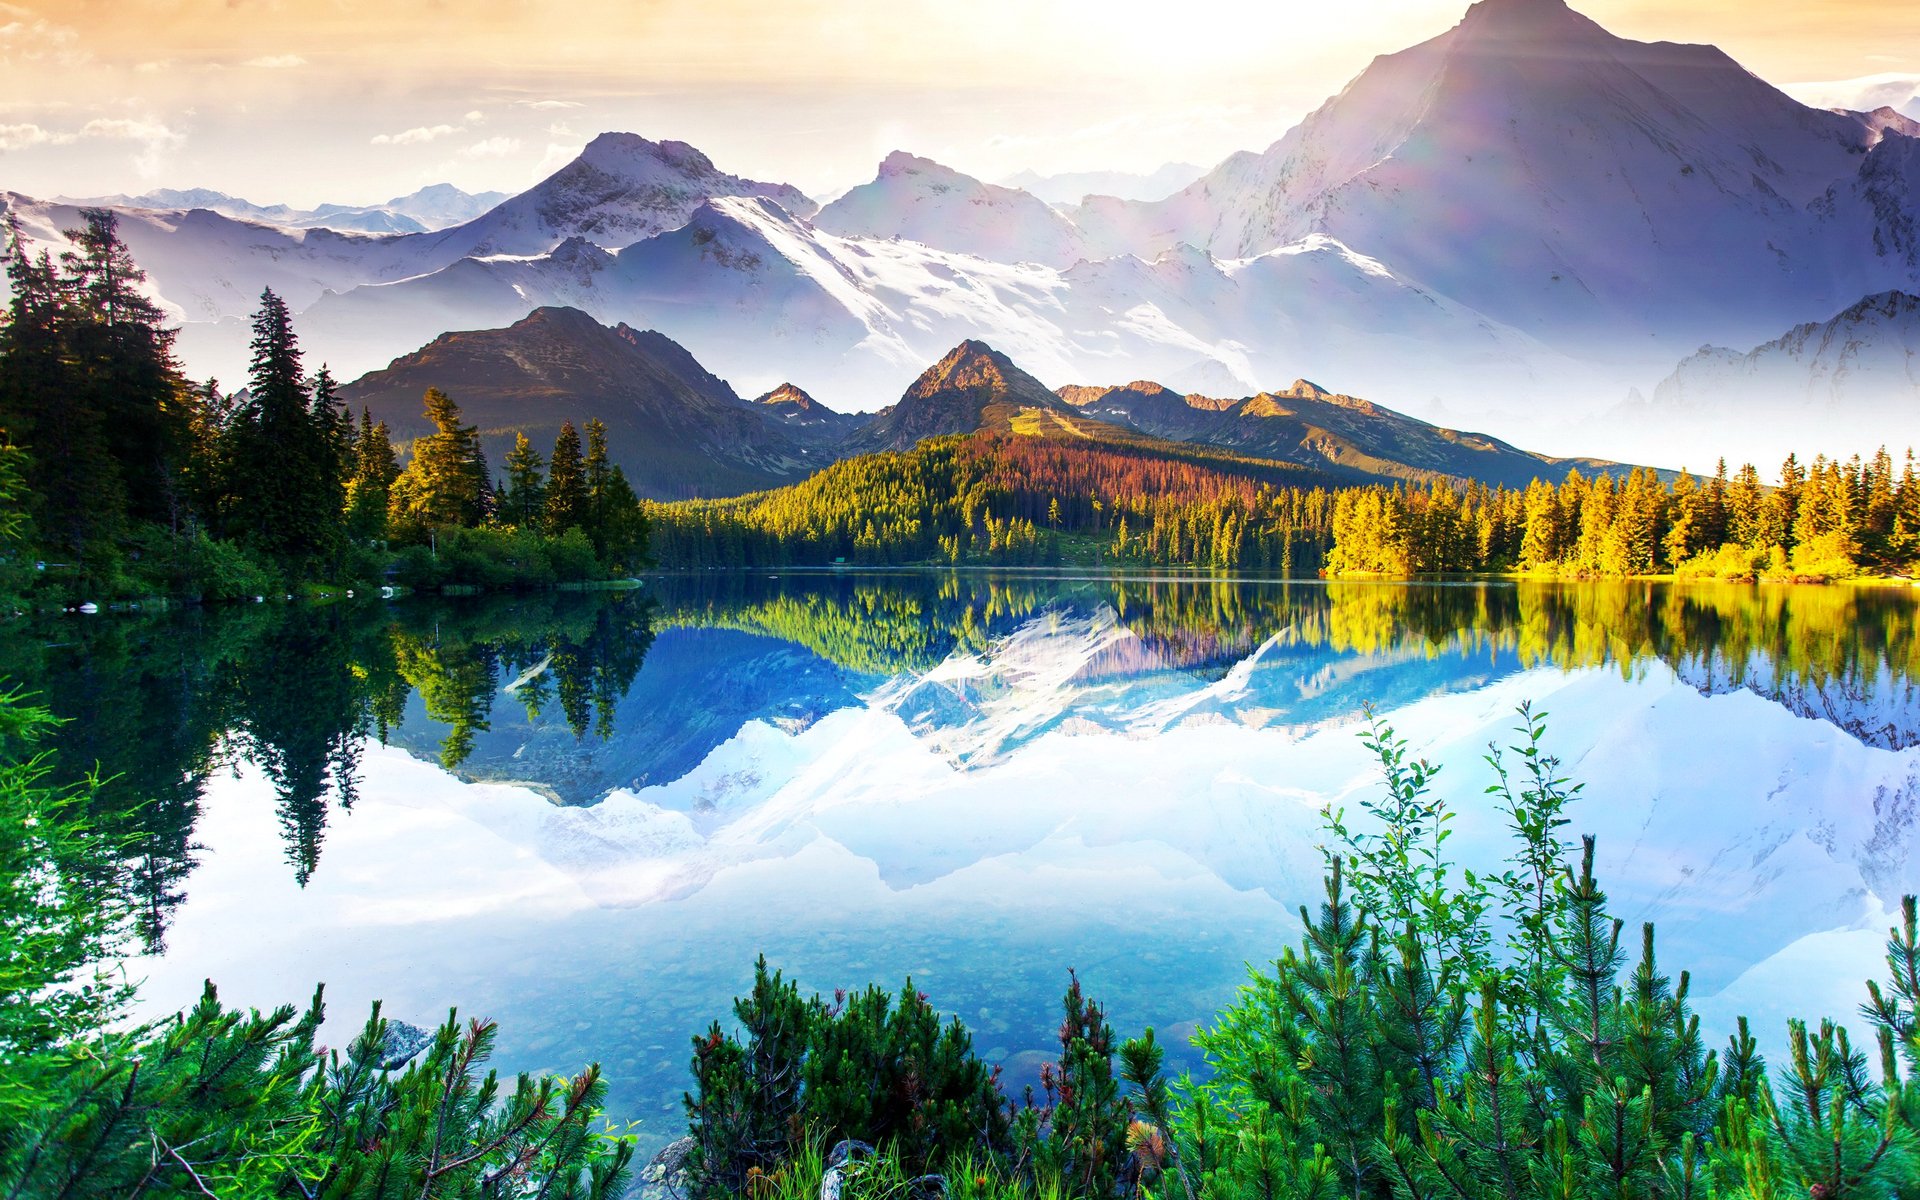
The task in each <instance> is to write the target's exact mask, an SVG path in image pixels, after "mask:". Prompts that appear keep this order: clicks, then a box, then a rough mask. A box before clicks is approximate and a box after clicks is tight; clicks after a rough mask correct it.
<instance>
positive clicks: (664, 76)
mask: <svg viewBox="0 0 1920 1200" xmlns="http://www.w3.org/2000/svg"><path fill="white" fill-rule="evenodd" d="M1574 6H1575V7H1576V8H1578V9H1580V10H1581V11H1583V12H1585V13H1587V14H1588V15H1589V16H1591V17H1593V18H1595V19H1596V20H1598V21H1600V22H1601V23H1602V24H1603V25H1606V26H1607V27H1608V28H1610V29H1612V30H1614V31H1615V32H1616V33H1620V34H1622V35H1625V36H1629V37H1636V38H1642V39H1647V40H1656V39H1666V40H1674V41H1711V42H1715V43H1717V44H1718V45H1720V46H1721V47H1723V48H1724V49H1726V50H1727V51H1728V52H1729V53H1731V54H1733V55H1734V57H1736V58H1738V59H1739V60H1740V61H1742V62H1743V63H1745V64H1746V65H1747V66H1748V67H1750V68H1752V69H1753V70H1755V71H1756V72H1758V73H1759V74H1761V75H1762V76H1764V77H1766V78H1768V79H1770V80H1773V81H1775V82H1778V83H1790V82H1796V81H1804V80H1832V79H1846V78H1851V77H1855V76H1864V75H1874V74H1881V73H1885V72H1891V71H1920V20H1916V19H1914V16H1913V13H1912V6H1911V2H1910V0H1820V2H1813V3H1806V2H1801V3H1792V4H1781V3H1767V2H1765V0H1759V2H1752V0H1739V2H1735V0H1590V2H1586V3H1582V2H1580V0H1575V5H1574ZM1464 8H1465V0H1347V2H1346V3H1340V4H1329V3H1326V2H1325V0H1315V2H1313V3H1300V2H1297V0H1287V2H1280V3H1274V2H1267V3H1245V2H1243V0H1182V2H1181V3H1177V4H1168V3H1166V2H1165V0H1154V2H1151V3H1149V2H1145V0H973V2H971V3H960V2H954V0H949V2H942V3H936V2H933V0H784V2H777V0H760V2H747V0H569V2H566V3H559V2H552V0H0V188H7V189H14V190H19V191H24V192H28V193H30V194H38V195H50V194H54V193H68V194H88V193H99V192H111V191H137V190H141V189H144V188H147V187H152V186H172V187H184V186H207V187H216V188H220V189H222V190H226V191H231V192H235V193H238V194H241V195H244V196H246V197H248V198H249V199H253V200H256V201H259V202H274V201H284V202H290V203H298V204H310V203H316V202H319V201H325V200H331V201H339V202H366V201H372V200H379V199H384V198H385V197H387V196H390V195H393V194H396V193H398V192H403V191H409V190H411V189H412V188H414V187H417V186H419V185H421V184H424V183H429V182H437V181H439V180H442V179H446V180H450V181H452V182H454V183H457V184H460V185H461V186H464V187H469V188H482V187H497V188H502V189H508V190H512V189H518V188H520V187H524V186H525V185H527V184H528V183H530V182H532V181H533V180H534V179H535V178H537V177H538V176H539V175H540V174H541V173H543V172H544V171H545V170H547V169H551V167H552V166H553V165H557V163H558V162H561V161H564V160H565V158H567V157H570V156H571V154H572V153H573V152H574V151H577V150H578V148H579V147H580V145H581V144H583V143H584V142H585V141H586V140H587V139H588V138H589V137H591V136H592V135H593V134H595V133H598V132H600V131H602V130H605V129H630V130H633V131H634V132H637V133H641V134H644V135H646V136H648V137H653V138H678V139H680V140H684V141H689V142H692V143H693V144H695V145H697V146H699V147H701V148H702V149H704V150H706V151H707V152H708V153H709V154H711V155H712V156H713V157H714V159H715V161H716V162H717V163H718V164H719V165H720V166H721V167H722V168H724V169H727V170H731V171H734V172H736V173H740V174H748V175H754V176H757V177H760V178H772V179H782V180H787V181H791V182H794V183H796V184H798V185H800V186H802V187H804V188H808V189H810V190H815V191H824V190H829V189H834V188H838V187H844V186H847V185H849V184H852V183H855V182H859V181H861V180H862V179H865V178H867V177H869V176H870V175H871V172H872V168H873V165H874V163H875V162H877V161H878V159H879V158H880V157H881V156H882V155H883V154H884V153H885V152H887V151H888V150H892V149H907V150H912V151H914V152H915V153H920V154H925V155H928V156H930V157H934V158H937V159H940V160H942V161H945V162H948V163H949V164H950V165H953V166H955V167H959V168H961V169H963V170H968V171H972V172H974V173H976V174H980V175H982V176H985V177H988V178H997V177H1000V176H1004V175H1006V174H1009V173H1012V172H1014V171H1017V170H1021V169H1024V168H1034V169H1038V170H1042V171H1059V170H1089V169H1099V168H1115V169H1135V170H1147V169H1151V168H1152V167H1154V166H1157V165H1158V164H1160V163H1162V162H1166V161H1170V160H1187V161H1192V162H1198V163H1203V164H1210V163H1212V162H1214V161H1217V160H1218V159H1219V158H1221V157H1223V156H1224V155H1225V154H1227V153H1229V152H1231V151H1233V150H1236V149H1242V148H1260V147H1264V146H1265V145H1267V144H1268V143H1270V142H1271V141H1273V140H1274V139H1275V138H1277V137H1278V136H1280V134H1282V133H1283V132H1285V130H1286V129H1287V128H1288V127H1289V126H1290V125H1292V124H1293V123H1294V122H1295V121H1296V120H1298V119H1299V117H1300V116H1301V115H1302V114H1304V113H1305V112H1306V111H1308V110H1309V109H1311V108H1313V107H1314V106H1316V105H1317V104H1318V103H1319V102H1320V101H1321V100H1323V99H1325V98H1326V97H1327V96H1328V95H1330V94H1331V93H1333V92H1334V91H1337V90H1338V89H1339V88H1340V87H1341V86H1342V85H1343V84H1344V83H1345V82H1346V81H1347V80H1348V79H1349V78H1351V77H1352V76H1353V75H1354V74H1355V73H1356V72H1358V71H1359V70H1360V69H1361V68H1363V67H1364V66H1365V65H1366V63H1367V61H1368V60H1369V59H1370V58H1371V57H1372V56H1373V55H1375V54H1378V53H1385V52H1389V51H1392V50H1397V49H1400V48H1402V47H1404V46H1406V45H1409V44H1412V43H1413V42H1416V41H1420V40H1423V39H1425V38H1427V37H1431V36H1433V35H1434V34H1437V33H1439V32H1441V31H1443V30H1445V29H1446V28H1448V27H1449V26H1451V25H1452V24H1453V23H1454V22H1456V21H1457V20H1458V19H1459V17H1460V15H1461V13H1462V11H1464Z"/></svg>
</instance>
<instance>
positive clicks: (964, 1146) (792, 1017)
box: [685, 958, 1010, 1197]
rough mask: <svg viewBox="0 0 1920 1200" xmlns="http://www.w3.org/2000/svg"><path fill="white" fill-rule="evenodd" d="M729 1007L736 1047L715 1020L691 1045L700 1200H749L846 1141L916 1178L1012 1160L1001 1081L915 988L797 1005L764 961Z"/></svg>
mask: <svg viewBox="0 0 1920 1200" xmlns="http://www.w3.org/2000/svg"><path fill="white" fill-rule="evenodd" d="M733 1009H734V1016H735V1018H736V1019H737V1020H738V1022H739V1024H740V1027H741V1034H742V1036H740V1037H735V1036H732V1035H730V1034H727V1033H726V1032H724V1031H723V1030H722V1029H721V1027H720V1025H719V1023H718V1022H715V1023H714V1025H713V1026H712V1027H711V1028H710V1029H709V1030H708V1031H707V1032H706V1033H705V1034H703V1035H701V1036H699V1037H696V1038H694V1040H693V1062H692V1070H693V1077H694V1090H693V1091H692V1092H690V1093H689V1094H688V1095H687V1097H686V1101H685V1103H686V1110H687V1120H688V1132H689V1134H690V1135H691V1136H692V1137H693V1139H694V1151H693V1154H692V1156H691V1158H690V1159H689V1163H688V1170H689V1173H690V1176H691V1178H692V1180H693V1187H694V1193H695V1195H697V1196H702V1197H706V1196H715V1197H717V1196H734V1195H741V1194H744V1192H745V1189H746V1188H747V1186H748V1181H749V1180H750V1179H753V1178H761V1177H767V1176H772V1175H775V1174H777V1173H778V1172H780V1171H781V1170H782V1169H783V1168H785V1167H786V1166H787V1165H788V1164H789V1163H791V1162H792V1161H794V1160H795V1158H796V1157H797V1156H799V1155H800V1154H802V1153H803V1151H804V1150H805V1148H806V1147H807V1146H809V1145H815V1146H818V1145H826V1146H832V1145H834V1144H836V1143H838V1142H840V1141H842V1140H844V1139H854V1140H858V1141H863V1142H867V1143H870V1144H873V1145H880V1146H885V1147H886V1148H887V1150H888V1151H889V1152H890V1154H892V1155H893V1156H894V1157H895V1158H897V1159H898V1161H899V1162H900V1163H901V1164H902V1166H903V1168H904V1169H906V1170H908V1171H909V1173H910V1174H912V1175H920V1174H923V1173H925V1172H926V1171H929V1170H932V1169H935V1168H938V1167H940V1166H942V1165H944V1164H946V1163H947V1162H949V1161H950V1160H952V1159H953V1158H954V1157H955V1156H957V1155H963V1154H986V1155H1000V1154H1005V1153H1006V1152H1007V1151H1008V1150H1009V1149H1010V1144H1009V1140H1008V1132H1009V1126H1008V1119H1007V1111H1006V1107H1005V1103H1004V1101H1003V1100H1002V1098H1001V1095H1000V1090H999V1086H998V1083H997V1077H996V1072H994V1071H993V1070H992V1069H991V1068H989V1067H988V1066H987V1065H986V1064H984V1063H982V1062H981V1061H980V1060H979V1058H977V1057H976V1056H975V1055H974V1053H973V1039H972V1037H971V1036H970V1035H969V1034H968V1033H967V1031H966V1029H965V1027H964V1026H963V1025H961V1023H960V1021H959V1019H958V1018H955V1019H954V1020H952V1021H950V1022H947V1023H945V1024H942V1022H941V1021H940V1019H939V1016H938V1015H937V1014H936V1013H935V1012H934V1010H933V1008H932V1006H931V1005H930V1004H928V1002H927V997H926V996H925V995H924V994H922V993H920V992H918V991H916V990H915V989H914V987H913V981H912V980H908V981H907V982H906V984H905V985H903V986H902V987H901V989H900V991H899V993H898V994H897V995H889V994H888V993H886V992H884V991H882V990H880V989H879V988H875V987H869V988H867V989H866V990H865V991H863V992H860V993H857V994H855V995H853V996H851V997H847V996H841V997H838V998H837V999H836V1001H835V1002H833V1003H829V1002H827V1001H825V1000H822V999H821V998H820V997H819V996H812V997H808V998H802V997H801V995H800V990H799V987H798V986H797V985H796V984H794V983H792V982H791V981H789V980H786V979H784V978H783V977H782V976H781V974H780V973H779V972H778V971H774V972H769V971H768V969H767V963H766V959H765V958H762V959H760V961H759V962H757V963H756V964H755V966H754V981H753V990H752V992H750V993H749V994H748V995H746V996H743V997H741V998H739V999H737V1000H735V1001H734V1005H733Z"/></svg>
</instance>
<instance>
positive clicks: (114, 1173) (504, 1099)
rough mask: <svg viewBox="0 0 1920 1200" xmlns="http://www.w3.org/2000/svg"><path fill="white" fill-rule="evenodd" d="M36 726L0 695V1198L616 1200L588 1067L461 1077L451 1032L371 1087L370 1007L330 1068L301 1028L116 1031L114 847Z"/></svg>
mask: <svg viewBox="0 0 1920 1200" xmlns="http://www.w3.org/2000/svg"><path fill="white" fill-rule="evenodd" d="M50 720H51V719H50V717H49V716H48V714H47V713H46V712H44V711H43V710H40V709H37V708H33V707H29V706H27V705H25V704H23V703H22V701H21V700H20V698H19V696H18V694H17V693H7V694H5V695H0V1195H4V1196H6V1197H8V1198H9V1200H12V1198H16V1197H18V1198H27V1197H34V1198H37V1197H78V1196H108V1195H112V1196H135V1195H140V1196H156V1197H187V1196H208V1195H218V1196H230V1197H235V1198H236V1200H244V1198H248V1197H261V1198H265V1197H273V1196H303V1197H314V1198H316V1200H318V1198H321V1197H328V1198H338V1200H348V1198H352V1200H375V1198H387V1197H392V1198H394V1200H399V1198H400V1197H408V1198H412V1197H443V1198H452V1197H471V1198H474V1200H479V1198H481V1197H486V1198H489V1200H492V1198H499V1197H509V1196H513V1197H519V1196H528V1197H531V1196H536V1195H537V1196H552V1197H570V1198H577V1200H589V1198H592V1200H615V1198H617V1197H619V1196H620V1195H622V1193H623V1191H624V1188H625V1184H626V1178H627V1175H628V1173H629V1167H630V1163H631V1158H632V1153H633V1148H632V1144H631V1142H630V1141H628V1140H626V1139H623V1138H618V1137H607V1136H605V1135H604V1134H603V1133H602V1131H601V1130H600V1128H599V1111H598V1110H599V1106H600V1104H601V1103H602V1101H603V1099H604V1097H605V1084H604V1082H603V1081H602V1080H601V1078H600V1074H599V1069H598V1067H589V1068H588V1069H587V1070H585V1071H583V1072H581V1073H580V1074H579V1075H577V1076H575V1077H573V1078H572V1079H570V1080H561V1079H533V1078H530V1077H527V1076H521V1077H520V1078H519V1079H518V1081H517V1082H516V1083H515V1084H514V1086H513V1087H512V1089H511V1090H510V1091H506V1090H503V1088H502V1086H501V1083H500V1080H499V1078H498V1077H497V1075H495V1074H494V1073H492V1072H486V1073H484V1074H483V1073H482V1071H483V1068H484V1066H485V1063H486V1060H487V1058H488V1056H489V1054H490V1053H491V1049H492V1046H493V1041H494V1038H495V1029H494V1027H493V1025H492V1024H491V1023H488V1022H470V1023H469V1024H468V1025H467V1026H465V1027H462V1026H461V1025H460V1024H459V1023H458V1022H457V1020H456V1019H455V1017H454V1016H453V1015H451V1014H450V1015H449V1016H448V1019H447V1023H446V1024H445V1025H444V1026H442V1027H441V1029H440V1031H439V1033H438V1035H437V1036H436V1037H435V1038H434V1039H433V1041H432V1043H431V1045H430V1047H429V1048H428V1049H427V1050H426V1052H425V1054H424V1056H423V1057H421V1058H420V1059H419V1061H418V1062H416V1063H414V1064H413V1065H411V1066H408V1067H406V1068H405V1069H404V1070H395V1069H389V1068H390V1067H397V1066H398V1064H397V1063H393V1062H390V1061H389V1057H388V1047H389V1044H390V1043H389V1037H388V1035H389V1029H388V1026H387V1024H386V1023H385V1022H384V1021H383V1020H382V1019H381V1018H380V1014H379V1008H378V1006H377V1005H376V1006H375V1008H374V1010H373V1013H372V1014H371V1016H370V1017H369V1019H368V1022H367V1024H366V1026H365V1028H364V1030H363V1031H362V1033H361V1035H360V1037H359V1038H357V1039H356V1040H355V1041H354V1042H353V1043H352V1044H351V1045H350V1046H349V1047H348V1048H347V1049H346V1051H345V1052H344V1053H342V1052H334V1053H331V1054H328V1053H324V1052H322V1051H320V1050H319V1049H318V1048H317V1047H316V1046H315V1044H314V1035H315V1033H316V1032H317V1030H318V1029H319V1026H320V1022H321V1018H322V1015H323V1010H322V1007H321V998H320V995H319V993H318V992H316V994H315V996H314V1000H313V1003H312V1005H311V1006H310V1007H309V1008H308V1009H307V1010H306V1012H305V1014H304V1015H296V1011H295V1009H294V1008H293V1007H292V1006H287V1007H283V1008H280V1009H277V1010H275V1011H273V1012H271V1013H267V1014H261V1013H258V1012H246V1013H243V1012H239V1011H235V1010H230V1009H227V1008H225V1007H224V1006H222V1005H221V1003H220V1002H219V999H218V997H217V996H216V994H215V992H214V990H213V987H212V985H211V984H208V986H207V988H206V991H205V993H204V995H203V996H202V998H201V1001H200V1003H199V1004H197V1005H196V1006H194V1007H193V1008H192V1009H190V1010H188V1011H187V1012H184V1013H181V1014H179V1015H177V1016H175V1017H171V1018H168V1019H166V1020H163V1021H159V1022H157V1023H154V1024H149V1025H136V1026H132V1027H128V1026H127V1024H126V1021H125V1014H124V1012H123V1011H122V1009H123V1005H124V1003H125V1001H126V1000H127V999H128V998H129V995H130V989H129V988H128V987H127V986H126V985H125V984H124V983H123V982H121V981H120V979H119V977H118V976H117V975H116V974H114V973H112V972H111V971H109V970H108V964H109V959H110V956H112V955H113V954H115V953H116V952H117V951H118V950H119V949H120V948H121V947H122V945H123V944H124V943H125V942H126V940H127V939H128V938H129V937H130V936H131V935H132V933H133V931H134V920H135V912H134V907H133V905H132V904H131V903H129V899H128V897H129V893H130V892H131V886H130V885H131V876H132V875H133V873H134V870H133V864H132V863H130V862H129V861H128V860H127V859H126V858H125V857H124V856H125V854H126V853H127V851H128V850H130V849H131V848H132V847H131V845H130V843H129V842H127V841H125V840H120V839H115V838H111V837H108V836H105V835H104V834H103V833H102V832H100V830H99V829H98V828H97V827H96V826H95V825H94V824H92V823H91V821H90V820H89V818H88V817H87V816H86V812H87V809H88V808H89V807H91V806H92V805H93V804H94V802H95V801H96V800H97V799H98V796H97V793H98V792H99V791H100V789H101V787H102V785H101V784H100V782H99V781H97V780H89V781H87V782H86V783H85V784H83V785H81V786H78V787H74V788H64V789H63V788H59V787H54V786H50V785H49V783H48V779H49V776H50V773H51V771H52V765H51V763H50V760H49V758H48V757H47V756H46V755H45V754H43V753H37V752H36V749H35V747H36V745H37V743H38V741H39V740H40V739H41V738H42V737H43V736H44V735H45V734H47V733H48V732H49V728H50Z"/></svg>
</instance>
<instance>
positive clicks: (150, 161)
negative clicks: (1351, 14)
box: [54, 117, 187, 178]
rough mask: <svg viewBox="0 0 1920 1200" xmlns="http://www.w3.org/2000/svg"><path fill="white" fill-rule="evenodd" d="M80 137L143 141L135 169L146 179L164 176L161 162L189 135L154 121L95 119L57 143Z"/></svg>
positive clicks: (134, 163)
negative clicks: (161, 174) (168, 152)
mask: <svg viewBox="0 0 1920 1200" xmlns="http://www.w3.org/2000/svg"><path fill="white" fill-rule="evenodd" d="M76 138H86V139H97V140H103V141H126V142H139V143H140V145H141V147H142V148H141V150H140V152H139V153H138V154H135V155H134V156H133V167H134V170H136V171H138V172H140V174H141V176H142V177H145V178H151V177H152V176H154V175H157V174H159V173H160V160H161V159H162V158H163V157H164V156H165V155H166V152H167V151H169V150H171V149H173V148H174V147H176V146H180V145H183V144H184V143H185V142H186V140H187V135H186V134H184V133H181V132H180V131H178V130H176V129H172V128H170V127H169V126H167V125H166V124H165V123H164V122H162V121H156V120H153V119H151V118H149V119H146V120H141V119H136V118H129V117H95V118H94V119H93V120H91V121H88V122H87V123H86V124H85V125H82V126H81V127H80V129H79V131H78V132H77V133H74V134H72V135H71V136H67V137H61V136H58V135H56V136H55V138H54V140H55V141H57V142H68V141H72V140H74V139H76Z"/></svg>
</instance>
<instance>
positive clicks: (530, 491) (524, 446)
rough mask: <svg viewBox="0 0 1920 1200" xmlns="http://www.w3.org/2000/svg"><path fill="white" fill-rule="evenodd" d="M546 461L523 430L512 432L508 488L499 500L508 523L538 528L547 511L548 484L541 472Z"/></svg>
mask: <svg viewBox="0 0 1920 1200" xmlns="http://www.w3.org/2000/svg"><path fill="white" fill-rule="evenodd" d="M546 465H547V463H546V460H545V459H543V458H541V457H540V452H539V451H538V450H535V449H534V448H533V443H532V442H529V441H528V440H527V435H526V434H525V433H516V434H514V435H513V451H512V452H511V453H509V454H508V455H507V490H506V494H505V495H504V496H502V497H501V502H500V515H501V518H502V519H503V520H505V521H506V522H507V523H508V524H510V525H514V526H517V527H518V528H521V529H538V528H540V526H541V523H542V521H543V519H544V518H545V516H546V511H547V486H546V481H545V479H544V478H543V477H542V476H541V474H540V472H541V470H542V469H543V468H544V467H545V466H546Z"/></svg>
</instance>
